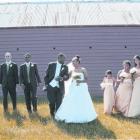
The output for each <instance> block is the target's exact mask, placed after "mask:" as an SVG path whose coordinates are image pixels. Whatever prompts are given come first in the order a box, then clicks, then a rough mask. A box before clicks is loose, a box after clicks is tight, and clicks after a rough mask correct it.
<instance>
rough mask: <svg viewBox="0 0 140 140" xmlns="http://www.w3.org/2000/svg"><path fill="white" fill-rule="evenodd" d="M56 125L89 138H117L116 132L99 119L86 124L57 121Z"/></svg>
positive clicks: (65, 131)
mask: <svg viewBox="0 0 140 140" xmlns="http://www.w3.org/2000/svg"><path fill="white" fill-rule="evenodd" d="M56 126H57V127H58V128H60V129H61V130H62V131H63V132H64V133H67V134H68V135H72V136H74V137H84V138H87V139H116V136H115V134H114V132H113V131H111V130H109V129H107V128H106V127H105V126H103V125H102V124H101V122H100V121H99V120H98V119H97V120H95V121H92V122H90V123H85V124H66V123H63V122H56Z"/></svg>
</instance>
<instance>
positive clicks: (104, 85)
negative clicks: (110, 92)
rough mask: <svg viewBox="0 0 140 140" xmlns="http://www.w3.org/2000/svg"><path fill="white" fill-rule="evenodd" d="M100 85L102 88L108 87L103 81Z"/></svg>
mask: <svg viewBox="0 0 140 140" xmlns="http://www.w3.org/2000/svg"><path fill="white" fill-rule="evenodd" d="M100 87H101V89H102V90H104V89H105V87H106V83H104V82H102V83H101V84H100Z"/></svg>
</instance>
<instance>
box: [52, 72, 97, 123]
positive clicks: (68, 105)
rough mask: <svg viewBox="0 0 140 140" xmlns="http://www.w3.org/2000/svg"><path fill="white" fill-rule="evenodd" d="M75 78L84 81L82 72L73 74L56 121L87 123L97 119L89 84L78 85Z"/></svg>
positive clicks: (56, 115)
mask: <svg viewBox="0 0 140 140" xmlns="http://www.w3.org/2000/svg"><path fill="white" fill-rule="evenodd" d="M75 76H78V77H80V79H81V80H83V79H84V74H83V73H81V72H72V77H71V80H70V81H71V82H70V84H69V86H68V85H67V91H66V92H67V93H66V96H64V99H63V101H62V104H61V106H60V107H59V109H58V111H57V112H56V114H55V119H56V120H58V121H64V122H66V123H86V122H90V121H93V120H95V119H96V118H97V114H96V112H95V109H94V106H93V102H92V100H91V97H90V94H89V91H88V85H87V83H80V84H79V85H77V83H76V80H75V79H74V77H75Z"/></svg>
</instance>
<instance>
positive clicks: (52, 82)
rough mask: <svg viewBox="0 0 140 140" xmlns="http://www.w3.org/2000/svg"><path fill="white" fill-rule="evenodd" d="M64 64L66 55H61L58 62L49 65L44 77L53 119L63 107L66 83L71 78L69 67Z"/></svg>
mask: <svg viewBox="0 0 140 140" xmlns="http://www.w3.org/2000/svg"><path fill="white" fill-rule="evenodd" d="M64 62H65V55H64V54H59V55H58V59H57V61H56V62H51V63H49V65H48V68H47V70H46V75H45V77H44V81H45V85H46V89H47V97H48V100H49V107H50V114H51V116H52V117H54V115H55V112H56V111H57V109H58V108H59V106H60V105H61V102H62V99H63V96H64V81H65V80H67V79H68V78H69V76H68V67H67V66H66V65H65V64H64Z"/></svg>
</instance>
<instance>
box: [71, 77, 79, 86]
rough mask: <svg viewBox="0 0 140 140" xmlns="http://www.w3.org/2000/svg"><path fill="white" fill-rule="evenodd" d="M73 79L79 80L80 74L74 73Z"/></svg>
mask: <svg viewBox="0 0 140 140" xmlns="http://www.w3.org/2000/svg"><path fill="white" fill-rule="evenodd" d="M73 79H74V80H80V79H81V76H80V75H75V76H73ZM78 85H79V83H77V86H78Z"/></svg>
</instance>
